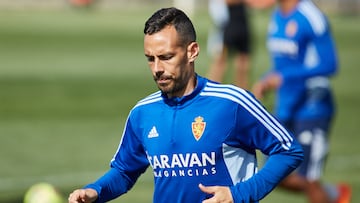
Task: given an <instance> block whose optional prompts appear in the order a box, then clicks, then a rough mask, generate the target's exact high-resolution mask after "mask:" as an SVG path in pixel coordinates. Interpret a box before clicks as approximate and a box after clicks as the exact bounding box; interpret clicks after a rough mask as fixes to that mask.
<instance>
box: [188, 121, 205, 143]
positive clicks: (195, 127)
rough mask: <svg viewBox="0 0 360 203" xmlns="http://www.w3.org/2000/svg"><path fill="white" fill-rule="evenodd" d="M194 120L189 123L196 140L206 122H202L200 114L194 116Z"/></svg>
mask: <svg viewBox="0 0 360 203" xmlns="http://www.w3.org/2000/svg"><path fill="white" fill-rule="evenodd" d="M194 120H195V121H194V122H192V124H191V129H192V133H193V135H194V138H195V139H196V140H197V141H198V140H200V138H201V136H202V135H203V133H204V130H205V126H206V122H204V118H203V117H201V116H198V117H196V118H195V119H194Z"/></svg>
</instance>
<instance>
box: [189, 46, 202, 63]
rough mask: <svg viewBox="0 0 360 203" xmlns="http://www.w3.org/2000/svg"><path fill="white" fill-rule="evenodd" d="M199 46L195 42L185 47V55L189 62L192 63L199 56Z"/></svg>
mask: <svg viewBox="0 0 360 203" xmlns="http://www.w3.org/2000/svg"><path fill="white" fill-rule="evenodd" d="M199 53H200V46H199V44H198V43H197V42H191V43H190V44H189V45H188V47H187V55H188V59H189V62H194V61H195V59H196V58H197V57H198V56H199Z"/></svg>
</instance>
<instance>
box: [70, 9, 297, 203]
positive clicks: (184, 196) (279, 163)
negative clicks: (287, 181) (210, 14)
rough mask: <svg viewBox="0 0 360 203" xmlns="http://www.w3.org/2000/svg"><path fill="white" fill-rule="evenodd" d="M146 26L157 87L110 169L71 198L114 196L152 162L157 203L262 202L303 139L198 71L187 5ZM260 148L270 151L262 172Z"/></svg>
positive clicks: (137, 111)
mask: <svg viewBox="0 0 360 203" xmlns="http://www.w3.org/2000/svg"><path fill="white" fill-rule="evenodd" d="M144 33H145V37H144V52H145V56H146V58H147V60H148V65H149V67H150V70H151V72H152V75H153V78H154V80H155V82H156V84H157V86H158V88H159V89H160V91H158V92H155V93H153V94H151V95H149V96H147V97H145V98H144V99H142V100H140V101H139V102H138V103H137V104H136V105H135V106H134V108H133V109H132V110H131V112H130V114H129V116H128V119H127V121H126V125H125V129H124V133H123V137H122V140H121V142H120V145H119V148H118V150H117V152H116V153H115V155H114V157H113V159H112V160H111V168H110V170H109V171H108V172H107V173H106V174H105V175H104V176H102V177H101V178H100V179H98V180H97V181H96V182H94V183H92V184H89V185H87V186H85V187H84V188H83V189H79V190H75V191H74V192H73V193H71V194H70V196H69V203H79V202H82V203H88V202H106V201H109V200H111V199H114V198H116V197H118V196H120V195H122V194H124V193H125V192H127V191H128V190H129V189H130V188H131V187H132V186H133V185H134V184H135V182H136V180H137V178H138V177H139V176H140V175H141V174H142V173H143V172H144V171H145V170H146V169H147V167H149V166H151V167H152V169H153V175H154V184H155V186H154V196H153V202H155V203H163V202H174V203H184V202H192V203H197V202H203V203H211V202H222V203H225V202H226V203H228V202H258V201H259V200H260V199H262V198H263V197H264V196H265V195H266V194H268V193H269V192H270V191H271V190H272V189H273V188H274V187H275V186H276V185H277V184H278V183H279V182H280V181H281V180H282V179H283V178H284V177H285V176H287V175H288V174H289V173H291V171H293V170H294V169H295V168H296V167H297V166H298V165H299V164H300V163H301V161H302V158H303V154H302V149H301V146H300V145H299V144H298V143H297V142H295V141H294V139H293V138H292V136H291V135H289V134H288V132H287V131H286V130H285V129H284V128H283V127H282V126H281V125H280V124H279V123H278V122H277V120H275V119H274V118H273V117H272V116H271V115H270V114H269V113H268V112H266V111H265V109H264V108H263V107H262V106H261V105H260V104H259V103H258V102H257V101H256V100H255V99H254V97H252V95H250V94H249V93H248V92H246V91H244V90H243V89H240V88H238V87H235V86H233V85H221V84H217V83H214V82H211V81H209V80H207V79H205V78H203V77H201V76H199V75H197V74H196V72H195V69H194V64H195V60H196V58H197V57H198V54H199V51H200V49H199V45H198V43H197V42H196V34H195V30H194V27H193V25H192V23H191V21H190V19H189V18H188V17H187V16H186V15H185V14H184V12H182V11H181V10H178V9H176V8H164V9H160V10H158V11H157V12H155V13H154V14H153V15H152V16H151V17H150V18H149V19H148V20H147V22H146V23H145V29H144ZM256 149H259V150H261V151H262V152H263V153H265V154H267V155H269V161H268V162H267V164H266V165H265V166H264V167H263V168H262V170H260V171H259V172H257V167H256V152H255V150H256Z"/></svg>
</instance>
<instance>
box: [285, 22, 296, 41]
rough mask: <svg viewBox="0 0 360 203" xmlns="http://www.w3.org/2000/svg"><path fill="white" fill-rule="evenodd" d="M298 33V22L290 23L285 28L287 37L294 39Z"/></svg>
mask: <svg viewBox="0 0 360 203" xmlns="http://www.w3.org/2000/svg"><path fill="white" fill-rule="evenodd" d="M297 31H298V25H297V23H296V21H294V20H292V21H290V22H289V23H288V24H287V25H286V28H285V32H286V36H288V37H293V36H295V34H296V32H297Z"/></svg>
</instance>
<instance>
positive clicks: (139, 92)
mask: <svg viewBox="0 0 360 203" xmlns="http://www.w3.org/2000/svg"><path fill="white" fill-rule="evenodd" d="M166 6H167V5H166ZM153 11H154V9H143V8H137V9H130V10H127V11H126V10H110V11H104V10H89V11H75V10H71V9H65V10H55V11H51V12H50V11H44V10H30V11H27V10H21V11H10V10H2V11H1V12H0V136H1V137H0V139H1V141H0V161H1V167H0V202H4V203H5V202H6V203H20V202H22V198H23V195H24V192H25V191H26V189H27V188H28V187H29V186H31V185H32V184H35V183H37V182H42V181H45V182H49V183H51V184H53V185H55V186H56V187H58V188H59V189H60V190H61V192H62V193H63V194H64V196H66V197H67V195H68V193H69V192H70V191H72V190H73V189H75V188H77V187H81V186H83V185H84V184H86V183H88V182H90V181H93V180H95V179H96V178H98V177H99V176H100V175H101V174H102V173H103V172H105V171H106V170H107V169H108V164H109V161H110V159H111V158H112V156H113V154H114V152H115V151H116V149H117V146H118V143H119V141H120V138H121V134H122V128H123V125H124V121H125V119H126V116H127V114H128V112H129V110H130V109H131V108H132V106H133V105H134V104H135V102H136V101H137V100H139V99H141V98H142V97H144V96H145V95H147V94H149V93H151V92H153V91H155V90H156V87H155V85H154V84H153V81H152V79H151V77H150V72H149V70H148V67H147V64H146V60H145V57H144V56H143V47H142V45H143V44H142V43H143V34H142V29H143V24H144V21H145V20H146V19H147V17H148V16H149V15H150V14H151V13H152V12H153ZM253 14H254V15H253V24H254V34H255V36H254V39H255V44H254V45H255V47H254V57H253V63H252V64H253V69H252V75H251V77H252V79H255V78H257V77H258V76H259V75H260V74H261V73H262V72H263V71H264V70H265V69H266V68H267V66H268V65H269V62H268V58H267V53H266V49H265V46H264V36H265V31H266V23H267V16H268V13H267V12H256V13H253ZM330 20H331V22H332V24H333V30H334V34H335V38H336V40H337V46H338V48H339V55H340V62H341V70H340V72H339V75H338V76H337V77H336V78H335V79H334V80H333V85H334V88H335V92H336V96H337V97H336V98H337V102H338V116H337V119H336V121H335V125H334V128H333V133H332V137H331V145H330V146H331V149H330V151H331V152H330V156H329V159H328V163H327V167H326V172H325V177H324V179H325V180H326V181H329V182H342V181H346V182H348V183H350V184H351V185H352V187H353V193H354V197H353V203H356V202H360V195H359V191H360V149H359V146H358V145H359V144H360V136H359V135H358V133H359V131H360V125H359V123H360V119H359V118H358V117H357V116H358V115H360V108H359V107H358V106H357V104H359V103H360V89H359V86H358V85H357V84H356V81H357V80H358V77H359V75H360V69H359V68H358V65H359V64H360V55H359V51H360V48H359V45H360V44H359V40H358V39H357V38H358V37H359V36H360V27H359V26H358V22H359V20H360V18H359V17H341V16H337V15H331V17H330ZM193 21H194V24H195V26H196V27H197V31H198V38H199V40H198V41H199V43H200V46H201V48H202V52H201V55H200V58H199V60H198V62H197V64H196V67H197V72H198V73H200V74H203V75H204V74H205V73H206V70H207V67H208V65H209V64H210V61H209V57H208V56H207V53H206V37H207V31H208V29H209V26H210V21H209V19H208V16H207V12H206V8H202V9H200V10H199V11H198V12H197V13H196V15H195V16H194V17H193ZM229 82H230V81H229ZM264 103H265V104H266V105H267V106H269V108H271V101H270V100H269V99H268V100H265V101H264ZM151 196H152V177H151V173H150V172H147V173H146V174H145V175H144V176H142V177H141V178H140V179H139V182H138V183H137V184H136V185H135V187H134V188H133V190H132V191H130V192H129V193H128V194H126V195H124V196H122V197H120V198H119V199H117V200H114V201H112V202H132V203H144V202H151ZM290 201H291V202H292V203H300V202H305V199H304V198H303V197H302V196H301V195H295V194H289V193H286V192H283V191H280V190H275V191H274V192H273V193H271V194H270V196H268V197H266V198H265V200H264V201H263V202H265V203H272V202H290Z"/></svg>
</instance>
